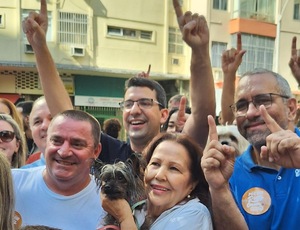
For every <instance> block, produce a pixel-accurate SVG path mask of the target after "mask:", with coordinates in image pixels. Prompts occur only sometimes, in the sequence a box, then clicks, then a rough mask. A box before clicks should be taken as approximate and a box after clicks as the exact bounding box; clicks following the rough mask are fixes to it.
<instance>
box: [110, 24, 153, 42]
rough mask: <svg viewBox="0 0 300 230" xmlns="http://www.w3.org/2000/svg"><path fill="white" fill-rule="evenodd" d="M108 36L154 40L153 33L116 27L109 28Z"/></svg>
mask: <svg viewBox="0 0 300 230" xmlns="http://www.w3.org/2000/svg"><path fill="white" fill-rule="evenodd" d="M107 34H108V35H111V36H118V37H124V38H127V39H140V40H150V41H151V40H152V31H145V30H135V29H128V28H120V27H115V26H108V27H107Z"/></svg>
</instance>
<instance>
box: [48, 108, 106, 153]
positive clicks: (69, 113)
mask: <svg viewBox="0 0 300 230" xmlns="http://www.w3.org/2000/svg"><path fill="white" fill-rule="evenodd" d="M57 117H66V118H71V119H73V120H76V121H86V122H88V123H90V124H91V128H92V135H93V139H94V147H95V148H97V147H98V144H99V140H100V133H101V127H100V124H99V122H98V120H97V119H96V118H95V117H94V116H92V115H91V114H89V113H87V112H84V111H81V110H73V109H70V110H65V111H63V112H61V113H59V114H57V115H56V116H55V117H54V118H53V119H52V121H51V123H52V122H53V121H54V120H56V118H57Z"/></svg>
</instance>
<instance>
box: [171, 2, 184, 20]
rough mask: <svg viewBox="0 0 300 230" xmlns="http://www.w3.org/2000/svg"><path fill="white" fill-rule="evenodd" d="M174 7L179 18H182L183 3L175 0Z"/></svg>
mask: <svg viewBox="0 0 300 230" xmlns="http://www.w3.org/2000/svg"><path fill="white" fill-rule="evenodd" d="M173 7H174V9H175V13H176V16H177V18H180V17H181V16H182V15H183V12H182V9H181V5H180V3H179V1H178V0H173Z"/></svg>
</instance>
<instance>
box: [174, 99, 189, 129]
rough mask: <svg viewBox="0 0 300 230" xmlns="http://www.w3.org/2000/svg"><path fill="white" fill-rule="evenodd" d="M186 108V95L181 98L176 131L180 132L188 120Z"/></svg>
mask: <svg viewBox="0 0 300 230" xmlns="http://www.w3.org/2000/svg"><path fill="white" fill-rule="evenodd" d="M185 108H186V97H185V96H182V97H181V99H180V103H179V107H178V113H177V120H176V124H175V125H176V132H178V133H180V132H181V131H182V130H183V127H184V125H185V122H186V120H187V116H186V114H185Z"/></svg>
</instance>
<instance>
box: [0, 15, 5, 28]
mask: <svg viewBox="0 0 300 230" xmlns="http://www.w3.org/2000/svg"><path fill="white" fill-rule="evenodd" d="M4 27H5V14H3V13H0V28H4Z"/></svg>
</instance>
